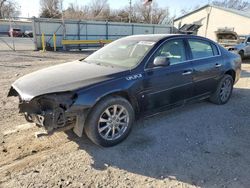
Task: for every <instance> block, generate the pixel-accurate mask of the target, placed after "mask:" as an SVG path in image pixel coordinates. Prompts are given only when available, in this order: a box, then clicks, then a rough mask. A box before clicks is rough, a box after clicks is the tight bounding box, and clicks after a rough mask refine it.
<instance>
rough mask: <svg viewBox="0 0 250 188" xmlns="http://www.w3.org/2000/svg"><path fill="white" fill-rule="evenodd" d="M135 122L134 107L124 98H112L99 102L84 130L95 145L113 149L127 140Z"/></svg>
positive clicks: (89, 116) (87, 120) (90, 114)
mask: <svg viewBox="0 0 250 188" xmlns="http://www.w3.org/2000/svg"><path fill="white" fill-rule="evenodd" d="M114 111H115V112H116V113H115V112H114ZM114 113H115V114H116V116H114ZM124 117H125V118H124ZM133 122H134V109H133V107H132V105H131V104H130V103H129V102H128V101H127V100H126V99H124V98H122V97H118V96H110V97H106V98H104V99H103V100H101V101H100V102H98V103H97V104H96V105H95V106H94V107H93V109H91V111H90V113H89V115H88V117H87V119H86V122H85V126H84V130H85V133H86V135H87V136H88V138H89V139H90V140H91V141H92V142H94V143H95V144H97V145H100V146H103V147H111V146H114V145H116V144H119V143H120V142H122V141H123V140H124V139H126V138H127V136H128V135H129V133H130V131H131V128H132V125H133Z"/></svg>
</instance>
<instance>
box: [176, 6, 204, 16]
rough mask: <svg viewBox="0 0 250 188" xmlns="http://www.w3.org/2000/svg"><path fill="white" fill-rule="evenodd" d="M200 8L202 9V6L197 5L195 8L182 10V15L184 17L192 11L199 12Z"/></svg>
mask: <svg viewBox="0 0 250 188" xmlns="http://www.w3.org/2000/svg"><path fill="white" fill-rule="evenodd" d="M200 7H201V5H196V6H194V7H190V8H185V9H182V10H181V14H182V15H185V14H188V13H189V12H192V11H194V10H197V9H199V8H200Z"/></svg>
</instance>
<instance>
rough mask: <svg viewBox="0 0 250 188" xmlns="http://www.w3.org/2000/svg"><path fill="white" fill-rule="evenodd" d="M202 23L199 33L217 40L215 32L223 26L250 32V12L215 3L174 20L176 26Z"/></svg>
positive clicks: (238, 31)
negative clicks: (215, 4)
mask: <svg viewBox="0 0 250 188" xmlns="http://www.w3.org/2000/svg"><path fill="white" fill-rule="evenodd" d="M184 24H196V25H201V27H200V28H199V30H198V33H197V35H199V36H204V37H207V38H210V39H212V40H214V41H216V40H217V38H216V34H215V32H216V31H217V30H218V29H221V28H230V29H233V30H234V31H235V32H236V33H237V34H238V35H248V34H250V13H249V12H244V11H238V10H234V9H229V8H223V7H218V6H214V5H205V6H203V7H201V8H199V9H197V10H194V11H192V12H190V13H188V14H186V15H183V16H181V17H179V18H177V19H175V20H174V26H175V27H176V28H181V26H183V25H184Z"/></svg>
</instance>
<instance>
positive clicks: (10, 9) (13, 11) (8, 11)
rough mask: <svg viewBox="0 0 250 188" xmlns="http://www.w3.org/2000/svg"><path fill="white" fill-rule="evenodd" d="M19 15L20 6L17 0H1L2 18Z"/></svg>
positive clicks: (0, 10)
mask: <svg viewBox="0 0 250 188" xmlns="http://www.w3.org/2000/svg"><path fill="white" fill-rule="evenodd" d="M19 15H20V11H19V6H18V4H17V3H16V2H15V1H13V0H0V18H9V17H17V16H19Z"/></svg>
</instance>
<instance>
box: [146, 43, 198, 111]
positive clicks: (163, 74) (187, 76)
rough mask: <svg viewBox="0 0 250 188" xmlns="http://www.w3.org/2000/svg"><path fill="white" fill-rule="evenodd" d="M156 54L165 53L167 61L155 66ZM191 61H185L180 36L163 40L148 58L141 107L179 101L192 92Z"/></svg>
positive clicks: (183, 47) (152, 106)
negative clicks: (163, 64) (164, 64)
mask: <svg viewBox="0 0 250 188" xmlns="http://www.w3.org/2000/svg"><path fill="white" fill-rule="evenodd" d="M157 56H164V57H167V58H168V59H169V61H170V65H169V66H167V67H154V65H153V61H154V59H155V58H156V57H157ZM192 73H193V69H192V64H191V62H188V61H187V51H186V43H185V42H184V40H183V39H172V40H170V41H167V42H165V43H164V44H163V45H162V46H161V47H160V48H159V49H158V50H157V51H156V52H155V53H154V54H153V56H152V57H151V58H150V60H149V64H148V66H147V67H146V70H145V78H144V83H143V87H144V93H143V96H144V98H143V104H144V111H150V112H153V110H156V111H157V109H160V108H165V107H168V106H169V107H170V106H176V105H181V104H183V103H184V100H185V99H186V98H190V97H191V96H192V89H193V88H192Z"/></svg>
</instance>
